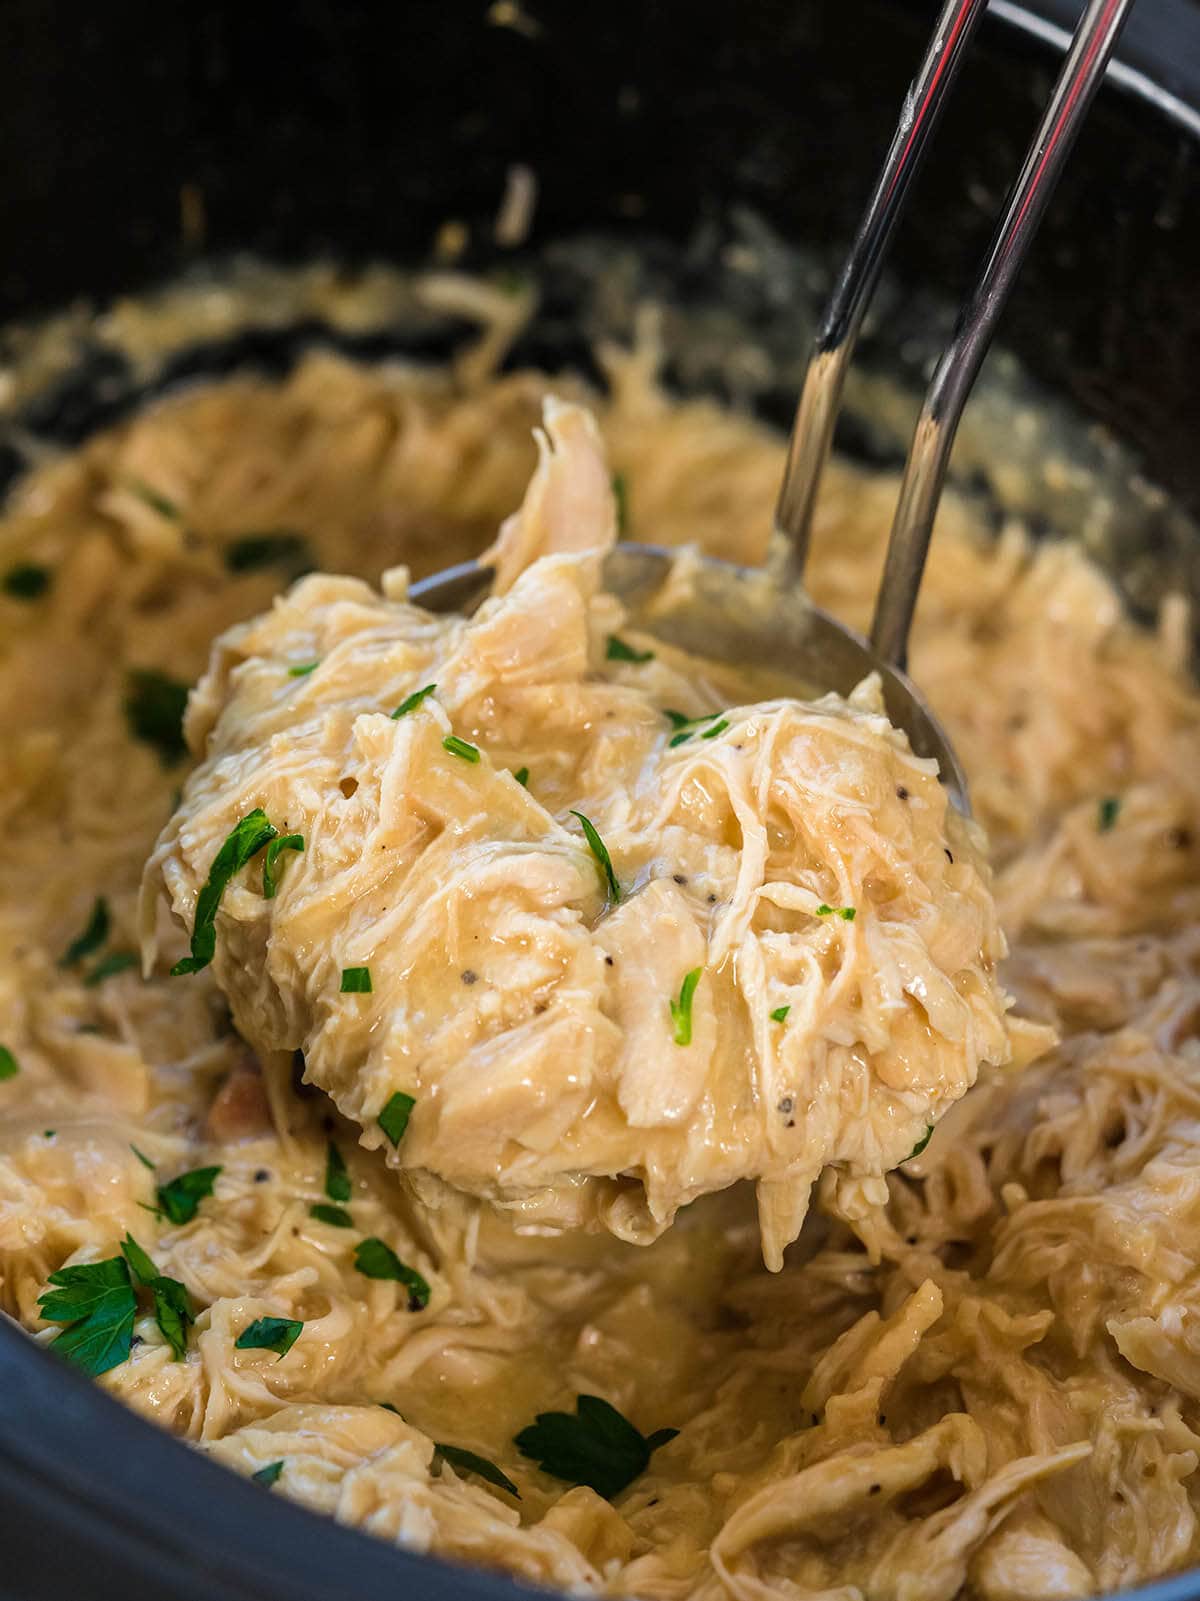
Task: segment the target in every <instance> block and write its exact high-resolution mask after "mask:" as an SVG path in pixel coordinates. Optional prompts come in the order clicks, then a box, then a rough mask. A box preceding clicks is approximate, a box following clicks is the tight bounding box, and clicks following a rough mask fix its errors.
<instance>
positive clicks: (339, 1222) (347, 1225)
mask: <svg viewBox="0 0 1200 1601" xmlns="http://www.w3.org/2000/svg"><path fill="white" fill-rule="evenodd" d="M308 1215H309V1217H312V1218H315V1219H316V1220H317V1222H318V1223H328V1224H329V1226H330V1228H334V1229H352V1228H353V1227H354V1219H353V1218H352V1217H351V1216H350V1214H349V1212H347V1211H346V1209H345V1207H344V1206H327V1205H326V1204H325V1202H324V1201H319V1202H318V1203H317V1205H316V1206H310V1207H309V1209H308Z"/></svg>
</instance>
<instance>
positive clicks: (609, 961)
mask: <svg viewBox="0 0 1200 1601" xmlns="http://www.w3.org/2000/svg"><path fill="white" fill-rule="evenodd" d="M604 965H605V967H612V966H613V965H614V963H613V959H612V957H611V956H606V957H605V958H604Z"/></svg>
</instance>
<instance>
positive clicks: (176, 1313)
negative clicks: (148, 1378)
mask: <svg viewBox="0 0 1200 1601" xmlns="http://www.w3.org/2000/svg"><path fill="white" fill-rule="evenodd" d="M121 1254H122V1256H123V1257H124V1258H125V1260H126V1262H127V1263H128V1264H129V1271H130V1272H131V1273H132V1274H133V1276H134V1278H135V1279H137V1281H138V1283H139V1284H140V1285H141V1286H142V1288H143V1289H147V1290H149V1291H150V1294H151V1296H152V1297H153V1298H154V1321H155V1322H156V1323H157V1324H158V1327H159V1329H160V1331H161V1333H162V1336H163V1339H164V1340H166V1342H167V1344H168V1345H169V1346H170V1347H171V1353H172V1355H173V1356H174V1358H175V1360H176V1361H177V1362H182V1361H183V1359H184V1357H185V1356H186V1355H187V1331H188V1329H189V1328H190V1327H191V1325H192V1324H193V1323H194V1322H195V1317H194V1315H193V1312H192V1303H191V1300H190V1298H189V1296H188V1292H187V1291H186V1290H185V1289H184V1287H183V1285H182V1284H180V1282H179V1280H178V1279H169V1278H167V1276H166V1275H165V1274H163V1273H160V1272H159V1271H158V1269H157V1268H156V1267H155V1265H154V1263H153V1262H152V1261H151V1260H150V1258H149V1257H148V1256H147V1254H146V1252H145V1251H143V1250H142V1248H141V1246H140V1245H139V1244H138V1242H137V1241H136V1240H135V1239H134V1237H133V1235H132V1234H126V1236H125V1238H124V1239H123V1240H122V1241H121Z"/></svg>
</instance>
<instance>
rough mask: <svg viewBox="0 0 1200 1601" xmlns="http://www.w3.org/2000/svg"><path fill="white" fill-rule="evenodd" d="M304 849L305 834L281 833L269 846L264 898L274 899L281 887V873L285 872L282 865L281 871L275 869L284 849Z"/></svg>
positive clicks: (266, 860)
mask: <svg viewBox="0 0 1200 1601" xmlns="http://www.w3.org/2000/svg"><path fill="white" fill-rule="evenodd" d="M303 850H304V835H303V834H280V835H278V836H277V837H276V838H275V839H273V840H272V841H271V843H270V844H269V845H268V846H267V854H266V859H265V860H264V862H263V899H264V900H268V901H273V900H274V899H275V895H276V893H277V891H278V889H279V873H282V872H283V867H282V865H280V868H279V872H276V870H275V863H276V862H277V861H278V860H279V856H280V853H281V852H282V851H301V852H303Z"/></svg>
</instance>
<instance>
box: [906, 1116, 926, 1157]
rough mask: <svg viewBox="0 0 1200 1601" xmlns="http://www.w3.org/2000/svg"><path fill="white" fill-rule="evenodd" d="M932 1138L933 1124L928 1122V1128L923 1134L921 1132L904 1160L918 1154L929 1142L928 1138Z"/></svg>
mask: <svg viewBox="0 0 1200 1601" xmlns="http://www.w3.org/2000/svg"><path fill="white" fill-rule="evenodd" d="M932 1138H933V1124H932V1123H930V1125H929V1126H928V1128H927V1129H926V1130H925V1132H924V1134H922V1136H921V1138H920V1139H919V1140H918V1141H917V1143H916V1144H915V1145H914V1146H913V1148H912V1150H911V1151H910V1152H909V1153H908V1155H907V1156H906V1157H905V1158H904V1160H905V1161H906V1162H911V1161H912V1159H913V1157H914V1156H920V1154H921V1152H922V1151H923V1150H924V1149H925V1147H926V1146H927V1145H928V1144H929V1142H930V1140H931V1139H932Z"/></svg>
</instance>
